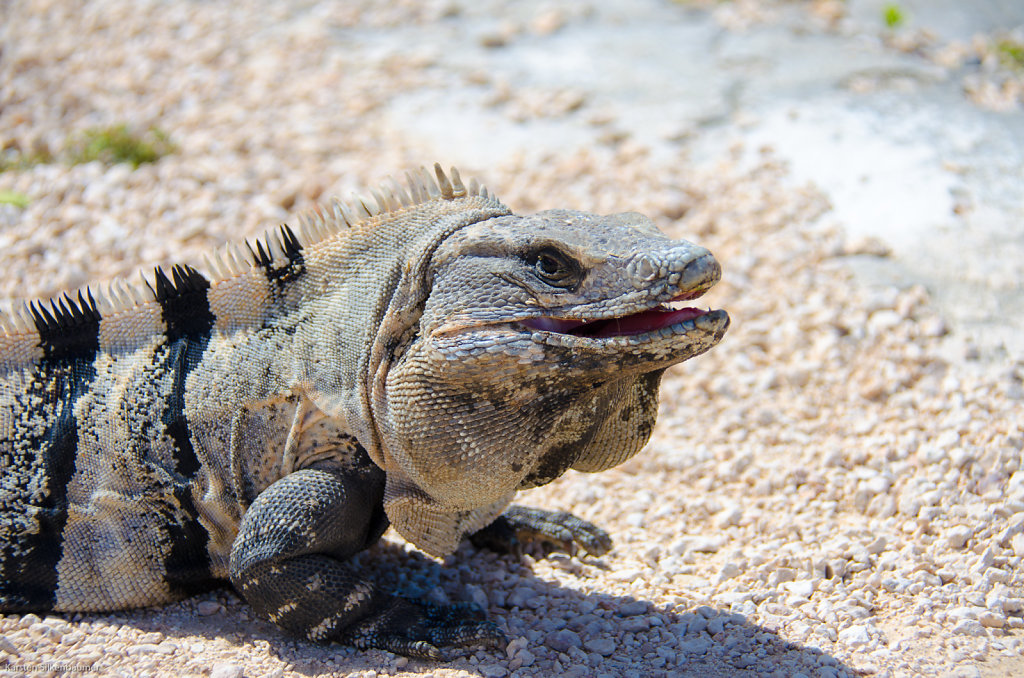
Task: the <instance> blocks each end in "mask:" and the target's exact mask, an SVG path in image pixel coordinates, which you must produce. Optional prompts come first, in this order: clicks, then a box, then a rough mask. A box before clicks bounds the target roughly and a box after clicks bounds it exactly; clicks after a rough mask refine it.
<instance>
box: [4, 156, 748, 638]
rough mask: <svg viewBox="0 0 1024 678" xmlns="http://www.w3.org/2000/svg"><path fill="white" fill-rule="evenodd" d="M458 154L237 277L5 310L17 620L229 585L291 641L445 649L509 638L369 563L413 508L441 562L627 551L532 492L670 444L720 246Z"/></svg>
mask: <svg viewBox="0 0 1024 678" xmlns="http://www.w3.org/2000/svg"><path fill="white" fill-rule="evenodd" d="M435 170H436V179H435V178H434V177H431V176H430V175H429V173H427V172H425V171H423V172H420V173H417V174H413V175H410V176H409V188H408V190H406V189H404V188H402V187H400V186H399V185H398V184H397V183H395V182H390V183H388V184H385V185H384V186H382V187H381V189H379V190H378V191H375V192H374V193H373V196H374V197H373V199H372V200H370V199H365V198H364V199H356V200H355V201H353V202H351V203H349V204H345V203H340V202H339V203H335V204H334V206H333V208H332V209H331V210H330V211H327V212H324V211H320V212H316V213H314V214H313V215H312V216H309V217H306V218H304V219H303V220H302V221H301V222H300V228H299V229H298V234H296V233H295V232H294V231H293V230H291V229H290V228H288V227H287V226H282V227H281V229H280V232H279V233H272V234H270V235H268V236H267V237H266V238H264V239H263V240H261V241H259V242H258V243H257V244H256V247H255V249H251V255H244V254H243V253H242V252H241V251H240V250H239V249H237V248H232V247H228V248H226V249H225V250H224V251H222V252H220V253H218V254H217V255H215V256H214V257H213V258H212V259H210V260H208V264H209V267H210V269H211V271H212V273H213V274H214V275H213V276H212V277H209V278H208V277H205V276H203V275H201V274H200V273H199V272H198V271H197V270H195V269H193V268H191V267H188V266H176V267H174V268H173V269H171V273H170V275H167V274H166V273H164V272H163V271H162V270H161V269H159V268H157V269H156V272H155V274H154V275H153V276H152V277H151V278H150V279H149V280H147V283H146V286H145V287H143V286H138V287H134V286H129V285H126V284H124V283H121V282H115V283H112V284H111V285H110V286H109V287H108V288H107V290H106V291H105V292H95V293H94V292H91V291H88V290H87V291H85V292H80V293H79V294H78V296H77V299H76V298H74V297H71V296H69V295H65V296H64V297H63V298H60V299H57V300H53V301H50V302H49V303H45V302H34V303H31V304H28V305H26V306H24V307H23V308H21V309H19V310H17V311H15V312H12V313H10V314H7V315H5V316H0V473H2V475H0V610H2V611H4V612H29V611H56V612H70V611H104V610H116V609H123V608H131V607H137V606H145V605H152V604H156V603H161V602H165V601H171V600H175V599H179V598H181V597H184V596H188V595H190V594H193V593H195V592H197V591H200V590H203V589H207V588H209V587H210V586H212V585H217V584H218V583H224V582H225V580H228V581H230V582H231V584H233V585H234V587H235V589H236V590H237V591H238V592H239V593H240V594H241V595H242V596H243V597H244V598H245V600H246V601H248V603H249V604H250V605H251V606H252V607H253V609H254V610H255V611H256V612H257V613H258V614H260V615H262V616H264V617H266V618H268V619H271V620H273V621H274V622H276V623H277V624H278V625H280V626H281V627H282V628H284V629H285V630H286V631H288V632H290V633H293V634H297V635H300V636H305V637H307V638H310V639H313V640H316V641H339V642H344V643H351V644H354V645H356V646H360V647H378V648H383V649H386V650H391V651H394V652H397V653H402V654H407V655H411V656H418V657H431V658H442V657H443V656H445V654H446V653H445V652H444V650H445V649H447V648H455V647H461V646H466V645H470V644H474V643H483V644H500V643H501V642H502V639H503V636H502V634H501V633H500V631H499V630H498V629H497V627H496V626H494V625H493V624H492V623H490V622H487V621H486V620H485V619H484V615H483V612H482V611H480V610H479V609H476V608H475V607H474V606H470V605H462V606H453V607H447V608H446V607H439V606H434V605H431V604H426V603H424V602H422V601H419V600H413V599H409V598H405V597H402V596H401V595H399V594H398V593H396V592H389V591H385V590H381V589H380V588H379V587H378V586H377V585H376V584H375V583H374V581H373V579H372V577H370V576H368V574H367V573H366V572H363V571H360V570H359V569H358V568H356V567H355V566H354V565H353V564H352V563H351V562H350V561H351V557H352V556H353V555H354V554H356V553H358V552H359V551H362V550H364V549H366V548H367V547H368V546H370V545H371V544H373V543H374V542H375V541H377V540H378V538H379V537H380V536H381V534H382V533H383V532H384V530H385V529H386V528H387V527H388V525H389V524H390V525H392V526H393V527H394V528H395V529H396V530H397V531H398V532H399V533H400V534H401V535H402V536H404V537H405V538H406V539H408V540H409V541H411V542H412V543H413V544H415V545H416V546H418V547H419V548H421V549H422V550H424V551H426V552H427V553H429V554H434V555H442V554H447V553H450V552H451V551H453V550H454V549H455V547H456V545H457V544H458V542H459V541H460V540H461V539H462V538H464V537H466V536H471V537H473V538H474V539H475V540H477V541H479V542H481V543H490V544H494V543H506V544H507V543H508V540H509V539H510V538H512V537H514V536H515V535H516V534H518V535H519V537H521V538H530V537H533V538H543V539H548V540H554V541H556V542H560V543H561V544H562V545H564V546H567V547H568V546H570V545H573V544H579V545H580V546H582V547H583V548H584V549H586V550H588V551H590V552H593V553H603V552H605V551H607V550H608V548H610V540H609V539H608V536H607V534H605V533H604V532H603V531H602V530H600V529H599V528H597V527H595V526H593V525H590V524H589V523H586V522H585V521H582V520H580V519H578V518H575V517H573V516H571V515H570V514H566V513H551V512H546V511H540V510H535V509H528V508H523V507H517V506H512V507H509V502H510V500H511V499H512V496H513V495H514V494H515V492H516V491H517V490H520V489H524V488H529V487H534V486H537V485H542V484H544V483H547V482H550V481H551V480H553V479H554V478H557V477H558V476H560V475H561V474H562V473H563V472H564V471H565V470H567V469H569V468H574V469H577V470H580V471H601V470H603V469H607V468H609V467H611V466H614V465H616V464H619V463H621V462H622V461H624V460H626V459H628V458H629V457H631V456H632V455H634V454H636V452H637V451H638V450H639V449H640V448H641V447H642V446H643V445H644V444H645V442H646V441H647V439H648V436H649V435H650V432H651V427H652V425H653V423H654V419H655V415H656V410H657V397H658V384H659V382H660V379H661V375H662V372H663V371H664V370H665V368H667V367H668V366H670V365H672V364H674V363H678V362H681V361H683V360H686V359H687V358H690V357H692V356H695V355H697V354H700V353H703V352H704V351H706V350H708V349H709V348H711V347H712V346H713V345H714V344H715V343H717V342H718V341H719V339H721V337H722V335H723V333H724V332H725V330H726V327H727V326H728V323H729V320H728V316H727V315H726V314H725V312H723V311H701V310H697V309H694V308H687V307H685V304H676V306H675V307H673V306H671V305H670V304H672V302H679V301H685V300H689V299H693V298H695V297H697V296H699V295H701V294H702V293H703V292H704V291H705V290H707V289H708V288H709V287H711V286H712V285H713V284H714V283H715V282H716V281H717V280H718V278H719V275H720V273H719V266H718V263H717V262H716V261H715V259H714V258H713V257H712V256H711V254H710V253H709V252H708V251H707V250H705V249H703V248H701V247H697V246H695V245H692V244H690V243H687V242H684V241H679V240H670V239H668V238H666V237H665V236H663V235H662V234H661V233H660V232H659V231H658V230H657V228H655V226H654V225H653V224H652V223H651V222H650V221H649V220H648V219H646V218H645V217H643V216H641V215H639V214H634V213H627V214H616V215H611V216H595V215H592V214H587V213H583V212H572V211H566V210H551V211H546V212H541V213H539V214H535V215H533V216H516V215H513V214H512V213H511V212H510V211H509V209H508V208H507V207H505V206H504V205H503V204H502V203H501V202H499V201H498V200H497V199H495V198H494V197H493V196H491V195H490V194H489V193H488V191H487V190H486V189H485V188H483V187H481V186H479V185H478V184H477V183H476V182H471V183H470V184H469V186H468V187H466V186H465V185H463V183H462V182H461V181H460V179H459V175H458V173H457V172H456V171H455V170H454V169H453V170H452V171H451V173H450V177H449V176H448V175H446V174H445V173H444V172H442V171H441V169H440V167H435ZM147 287H148V289H147ZM680 306H683V307H680Z"/></svg>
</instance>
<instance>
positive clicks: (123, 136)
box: [67, 124, 175, 167]
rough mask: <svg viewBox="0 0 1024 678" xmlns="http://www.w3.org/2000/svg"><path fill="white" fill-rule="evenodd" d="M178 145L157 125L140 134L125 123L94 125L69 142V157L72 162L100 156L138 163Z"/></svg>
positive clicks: (103, 159) (110, 160) (109, 160)
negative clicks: (104, 125) (107, 125)
mask: <svg viewBox="0 0 1024 678" xmlns="http://www.w3.org/2000/svg"><path fill="white" fill-rule="evenodd" d="M174 149H175V147H174V144H173V143H171V141H170V139H168V137H167V134H166V133H165V132H163V131H162V130H160V129H158V128H156V127H150V128H149V130H148V131H146V132H145V133H144V134H137V133H135V132H133V131H131V130H130V129H128V126H127V125H124V124H121V125H112V126H110V127H94V128H91V129H87V130H85V131H84V132H82V133H81V134H79V135H77V136H76V137H73V138H72V139H71V140H70V141H69V143H68V146H67V159H68V161H69V162H70V163H71V164H72V165H77V164H79V163H84V162H92V161H94V160H99V161H100V162H103V163H107V164H109V165H113V164H116V163H119V162H126V163H130V164H131V165H132V167H138V166H139V165H141V164H143V163H146V162H156V161H157V160H159V159H160V158H161V157H163V156H165V155H167V154H168V153H171V152H173V151H174Z"/></svg>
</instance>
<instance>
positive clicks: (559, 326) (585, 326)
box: [519, 290, 711, 339]
mask: <svg viewBox="0 0 1024 678" xmlns="http://www.w3.org/2000/svg"><path fill="white" fill-rule="evenodd" d="M702 291H703V290H702ZM699 294H700V293H699V292H698V293H693V292H687V293H684V294H681V295H679V296H678V297H675V298H674V299H672V301H671V302H669V303H670V304H671V303H676V302H681V301H686V300H689V299H693V298H694V297H696V296H698V295H699ZM710 312H711V311H705V310H701V309H699V308H692V307H689V306H687V307H683V308H673V307H671V306H656V307H654V308H649V309H646V310H644V311H640V312H638V313H632V314H630V315H625V316H621V317H618V318H599V319H597V320H575V319H571V318H551V317H539V318H525V319H523V320H520V321H519V322H520V323H522V324H523V325H525V326H527V327H529V328H530V329H533V330H541V331H544V332H555V333H558V334H571V335H574V336H577V337H591V338H594V339H604V338H608V337H629V336H635V335H638V334H648V333H650V332H657V331H658V330H661V329H664V328H666V327H671V326H673V325H678V324H679V323H682V322H686V321H687V320H693V319H694V318H699V317H701V316H703V315H707V314H708V313H710Z"/></svg>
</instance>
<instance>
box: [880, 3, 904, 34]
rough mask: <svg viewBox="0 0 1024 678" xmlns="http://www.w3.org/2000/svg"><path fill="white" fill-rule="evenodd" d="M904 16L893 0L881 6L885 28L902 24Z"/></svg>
mask: <svg viewBox="0 0 1024 678" xmlns="http://www.w3.org/2000/svg"><path fill="white" fill-rule="evenodd" d="M906 18H907V17H906V16H905V15H904V13H903V10H902V9H900V6H899V5H897V4H896V3H895V2H889V3H886V4H885V6H884V7H883V8H882V20H883V21H885V27H886V28H889V29H893V28H898V27H900V26H902V25H903V22H904V21H906Z"/></svg>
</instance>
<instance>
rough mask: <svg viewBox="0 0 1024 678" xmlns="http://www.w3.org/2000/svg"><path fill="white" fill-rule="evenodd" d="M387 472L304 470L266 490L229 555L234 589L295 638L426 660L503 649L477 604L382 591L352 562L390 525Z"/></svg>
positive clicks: (501, 638) (244, 521)
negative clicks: (460, 651) (478, 647)
mask: <svg viewBox="0 0 1024 678" xmlns="http://www.w3.org/2000/svg"><path fill="white" fill-rule="evenodd" d="M383 493H384V473H383V472H382V471H378V470H376V469H374V470H372V471H367V470H366V469H362V470H361V471H355V470H354V471H341V470H334V469H332V470H323V469H304V470H301V471H296V472H294V473H291V474H289V475H287V476H285V477H284V478H282V479H280V480H278V481H277V482H275V483H274V484H272V485H271V486H270V487H268V488H267V489H266V490H264V491H263V492H261V493H260V494H259V496H258V497H256V500H255V501H254V502H253V503H252V506H250V507H249V509H248V510H247V511H246V513H245V516H244V517H243V519H242V524H241V527H240V529H239V533H238V537H237V538H236V539H235V543H234V546H233V548H232V550H231V563H230V578H231V582H232V584H234V586H235V588H236V589H237V590H238V591H239V593H240V594H241V595H242V596H243V597H244V598H245V599H246V601H247V602H248V603H249V604H250V605H251V606H252V607H253V609H254V610H255V611H256V613H257V614H259V615H260V616H262V617H264V618H266V619H269V620H271V621H273V622H274V623H276V624H278V625H279V626H280V627H281V628H283V629H284V630H285V631H287V632H288V633H290V634H292V635H296V636H303V637H306V638H309V639H310V640H314V641H320V642H324V641H338V642H343V643H349V644H352V645H355V646H357V647H364V648H365V647H376V648H380V649H383V650H388V651H391V652H395V653H398V654H404V655H408V656H411V657H418V658H426V659H436V660H443V659H445V652H444V649H446V648H452V647H455V648H462V647H466V646H469V645H473V644H484V645H499V646H500V645H502V644H503V643H504V641H505V638H504V636H503V635H502V634H501V632H500V631H499V630H498V629H497V627H496V626H494V624H492V623H490V622H487V621H485V620H484V618H483V612H482V611H480V610H478V609H476V608H475V607H472V606H453V607H447V608H443V607H439V606H436V605H431V604H429V603H424V602H421V601H418V600H412V599H408V598H403V597H401V596H398V595H394V594H391V593H388V592H384V591H381V590H379V589H378V588H377V586H376V584H375V583H374V582H373V580H372V579H371V578H369V577H367V576H366V575H365V574H363V573H361V572H359V571H358V569H357V568H355V567H354V566H353V565H352V564H351V563H350V562H347V561H348V559H349V558H351V557H352V556H353V555H355V554H356V553H358V552H359V551H362V550H363V549H365V548H367V547H368V546H370V545H371V544H373V543H374V542H375V541H377V539H379V538H380V535H381V534H382V533H383V532H384V530H385V529H386V528H387V524H388V523H387V519H386V518H385V517H384V512H383V509H382V505H381V498H382V497H383Z"/></svg>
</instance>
